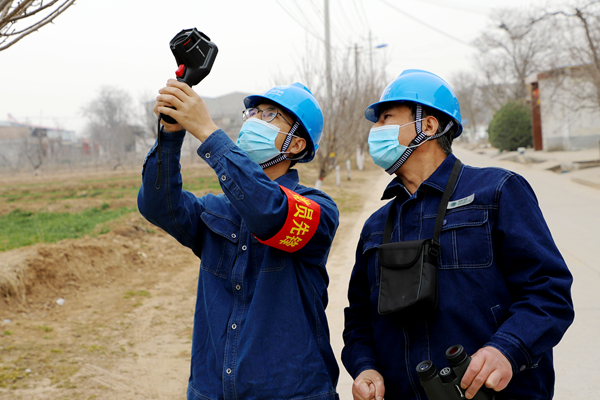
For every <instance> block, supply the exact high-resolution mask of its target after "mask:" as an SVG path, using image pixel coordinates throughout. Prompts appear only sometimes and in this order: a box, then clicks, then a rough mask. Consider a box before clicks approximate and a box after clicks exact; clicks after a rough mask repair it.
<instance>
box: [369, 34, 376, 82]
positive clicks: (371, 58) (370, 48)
mask: <svg viewBox="0 0 600 400" xmlns="http://www.w3.org/2000/svg"><path fill="white" fill-rule="evenodd" d="M369 61H370V63H371V87H373V85H374V84H375V82H373V43H372V38H371V30H370V29H369Z"/></svg>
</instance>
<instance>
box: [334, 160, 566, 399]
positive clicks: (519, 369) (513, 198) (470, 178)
mask: <svg viewBox="0 0 600 400" xmlns="http://www.w3.org/2000/svg"><path fill="white" fill-rule="evenodd" d="M455 160H456V158H455V157H454V156H453V155H449V156H448V157H447V158H446V159H445V160H444V161H443V162H442V164H441V165H440V166H439V167H438V169H437V170H436V171H435V172H434V173H433V174H432V175H431V176H430V177H429V178H428V179H427V180H426V181H424V182H423V183H422V184H421V185H420V186H419V188H418V189H417V191H416V192H415V193H414V194H412V195H411V194H410V193H409V192H408V190H406V188H405V187H404V186H403V185H402V184H401V182H400V180H399V178H396V179H395V180H393V181H392V182H391V183H390V184H389V186H388V187H387V189H386V190H385V192H384V196H383V199H391V198H394V197H395V199H394V200H392V201H390V202H388V203H387V204H386V205H385V206H383V207H381V208H380V209H379V210H378V211H377V212H375V213H374V214H373V215H372V216H371V217H370V218H369V219H368V220H367V222H366V223H365V225H364V227H363V230H362V233H361V236H360V241H359V243H358V248H357V250H356V263H355V265H354V269H353V272H352V276H351V281H350V288H349V292H348V298H349V307H347V308H346V309H345V329H344V342H345V347H344V349H343V351H342V361H343V363H344V366H345V367H346V369H347V370H348V372H349V373H350V375H352V377H354V378H356V377H357V376H358V375H359V374H360V373H361V372H362V371H364V370H367V369H374V370H377V371H378V372H379V373H381V374H382V375H383V378H384V383H385V387H386V396H385V398H386V399H402V400H411V399H419V400H426V399H427V397H426V395H425V392H424V391H423V388H422V387H421V384H420V382H419V378H418V376H417V374H416V370H415V369H416V366H417V364H419V363H420V362H421V361H424V360H432V361H433V363H434V365H436V367H437V369H438V370H441V369H442V368H444V367H446V366H448V365H449V363H448V361H447V360H446V358H445V351H446V349H448V348H449V347H450V346H452V345H455V344H461V345H463V346H464V348H465V350H466V351H467V353H468V354H470V355H471V354H473V353H475V352H476V351H477V350H478V349H480V348H482V347H484V346H493V347H495V348H496V349H498V350H500V351H501V352H502V354H504V355H505V356H506V358H507V359H508V360H509V361H510V363H511V365H512V369H513V374H514V375H513V378H512V380H511V381H510V383H509V385H508V387H507V388H506V389H505V390H503V391H501V392H499V393H498V395H497V397H496V399H497V400H501V399H527V400H532V399H550V398H551V397H552V395H553V390H554V368H553V362H552V347H553V346H555V345H556V344H557V343H558V342H559V341H560V339H561V338H562V336H563V334H564V332H565V331H566V329H567V327H568V326H569V325H570V324H571V322H572V321H573V317H574V312H573V305H572V301H571V293H570V288H571V283H572V276H571V273H570V272H569V270H568V268H567V266H566V264H565V262H564V260H563V258H562V256H561V255H560V253H559V251H558V249H557V247H556V245H555V244H554V241H553V239H552V237H551V235H550V231H549V229H548V227H547V225H546V223H545V221H544V218H543V216H542V212H541V211H540V208H539V206H538V203H537V199H536V197H535V195H534V193H533V190H532V189H531V187H530V186H529V185H528V183H527V182H526V181H525V179H523V178H522V177H521V176H519V175H517V174H515V173H512V172H509V171H506V170H503V169H500V168H474V167H470V166H466V165H464V166H463V167H462V168H461V171H460V174H459V177H458V181H457V183H456V185H455V187H454V189H453V193H452V196H451V198H450V199H451V200H450V202H449V206H448V210H447V213H446V216H445V219H444V221H443V228H442V233H441V235H440V243H441V250H440V255H439V268H438V278H439V291H438V293H439V304H438V308H437V309H436V310H435V311H434V312H432V313H430V314H429V315H421V316H417V317H413V318H402V317H401V316H399V315H397V314H386V315H380V314H379V313H378V312H377V302H378V296H379V283H380V281H379V276H380V266H379V262H378V258H377V250H378V248H379V246H380V245H381V243H382V237H383V230H384V226H385V221H386V217H387V214H388V212H389V211H390V209H391V210H392V216H393V218H394V221H395V222H394V229H393V232H392V241H408V240H418V239H427V238H431V237H432V236H433V230H434V225H435V220H436V216H437V211H438V207H439V204H440V200H441V197H442V194H443V192H444V189H445V186H446V183H447V181H448V178H449V176H450V171H451V169H452V166H453V165H454V161H455Z"/></svg>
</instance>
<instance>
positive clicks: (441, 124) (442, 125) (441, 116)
mask: <svg viewBox="0 0 600 400" xmlns="http://www.w3.org/2000/svg"><path fill="white" fill-rule="evenodd" d="M402 104H405V105H406V106H407V107H409V108H410V113H411V116H412V119H413V121H416V120H417V105H418V104H417V103H413V102H412V101H406V102H403V103H402ZM420 106H421V108H422V116H421V118H425V117H434V118H435V119H437V121H438V130H437V133H441V132H443V131H444V129H446V126H447V125H448V123H449V122H450V121H451V120H452V117H450V116H449V115H447V114H446V113H443V112H441V111H438V110H436V109H435V108H431V107H428V106H424V105H423V104H421V105H420ZM457 129H458V125H457V124H456V122H455V124H454V126H453V127H452V128H450V129H449V130H448V132H446V133H445V134H444V135H442V136H440V137H439V138H437V143H438V145H439V146H440V147H441V148H442V150H443V151H444V153H446V155H449V154H451V153H452V141H453V140H454V134H455V133H456V130H457Z"/></svg>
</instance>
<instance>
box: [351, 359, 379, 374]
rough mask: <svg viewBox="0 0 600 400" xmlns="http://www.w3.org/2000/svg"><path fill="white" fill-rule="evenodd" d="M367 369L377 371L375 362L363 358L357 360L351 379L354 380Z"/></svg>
mask: <svg viewBox="0 0 600 400" xmlns="http://www.w3.org/2000/svg"><path fill="white" fill-rule="evenodd" d="M368 369H372V370H375V371H377V366H376V365H375V360H373V359H371V358H363V359H361V360H358V361H357V362H356V364H354V369H353V371H352V373H351V375H352V379H356V378H357V377H358V376H359V375H360V373H361V372H363V371H366V370H368Z"/></svg>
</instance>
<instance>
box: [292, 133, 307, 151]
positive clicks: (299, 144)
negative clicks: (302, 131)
mask: <svg viewBox="0 0 600 400" xmlns="http://www.w3.org/2000/svg"><path fill="white" fill-rule="evenodd" d="M305 148H306V139H304V138H301V137H295V138H293V139H292V143H291V144H290V147H289V148H288V151H289V152H290V153H292V154H300V153H302V150H304V149H305Z"/></svg>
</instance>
